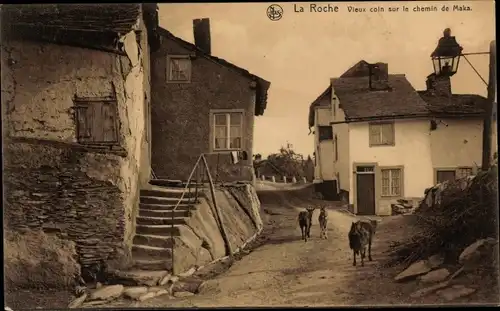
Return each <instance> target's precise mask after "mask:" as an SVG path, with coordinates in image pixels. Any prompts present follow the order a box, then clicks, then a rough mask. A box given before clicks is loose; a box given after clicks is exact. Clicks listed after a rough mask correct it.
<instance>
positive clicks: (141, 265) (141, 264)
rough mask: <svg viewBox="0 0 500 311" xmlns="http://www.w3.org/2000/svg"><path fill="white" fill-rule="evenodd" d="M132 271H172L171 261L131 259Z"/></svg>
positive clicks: (143, 258)
mask: <svg viewBox="0 0 500 311" xmlns="http://www.w3.org/2000/svg"><path fill="white" fill-rule="evenodd" d="M131 268H132V269H139V270H145V271H157V270H167V271H172V260H171V259H151V258H148V257H134V258H132V267H131Z"/></svg>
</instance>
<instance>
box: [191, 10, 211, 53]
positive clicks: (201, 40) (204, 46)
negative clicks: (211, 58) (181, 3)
mask: <svg viewBox="0 0 500 311" xmlns="http://www.w3.org/2000/svg"><path fill="white" fill-rule="evenodd" d="M193 32H194V44H195V45H196V47H197V48H199V49H200V50H202V51H203V52H205V53H207V54H209V55H210V54H211V46H210V19H208V18H199V19H194V20H193Z"/></svg>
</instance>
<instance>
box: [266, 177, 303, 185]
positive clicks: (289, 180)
mask: <svg viewBox="0 0 500 311" xmlns="http://www.w3.org/2000/svg"><path fill="white" fill-rule="evenodd" d="M259 179H260V180H262V181H271V182H275V183H284V184H287V183H291V184H296V183H304V184H305V183H307V179H306V178H305V177H299V178H297V177H295V176H291V177H290V176H274V175H273V176H265V175H260V177H259Z"/></svg>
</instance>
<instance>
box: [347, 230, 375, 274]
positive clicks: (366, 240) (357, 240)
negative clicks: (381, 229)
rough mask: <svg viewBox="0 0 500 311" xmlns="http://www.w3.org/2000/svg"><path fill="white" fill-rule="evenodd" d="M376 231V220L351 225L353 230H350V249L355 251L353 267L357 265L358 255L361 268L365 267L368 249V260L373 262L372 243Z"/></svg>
mask: <svg viewBox="0 0 500 311" xmlns="http://www.w3.org/2000/svg"><path fill="white" fill-rule="evenodd" d="M376 229H377V221H376V220H359V221H356V222H353V223H352V224H351V230H349V247H350V248H351V249H352V251H353V262H352V265H353V266H355V265H356V255H359V256H360V257H361V266H364V265H365V261H364V259H365V255H366V248H367V247H368V260H369V261H372V241H373V236H374V235H375V231H376Z"/></svg>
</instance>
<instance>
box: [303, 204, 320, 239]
mask: <svg viewBox="0 0 500 311" xmlns="http://www.w3.org/2000/svg"><path fill="white" fill-rule="evenodd" d="M315 209H316V208H314V207H306V210H305V211H301V212H300V213H299V227H300V231H301V232H302V240H304V242H307V238H310V237H311V225H312V216H313V212H314V210H315Z"/></svg>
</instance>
